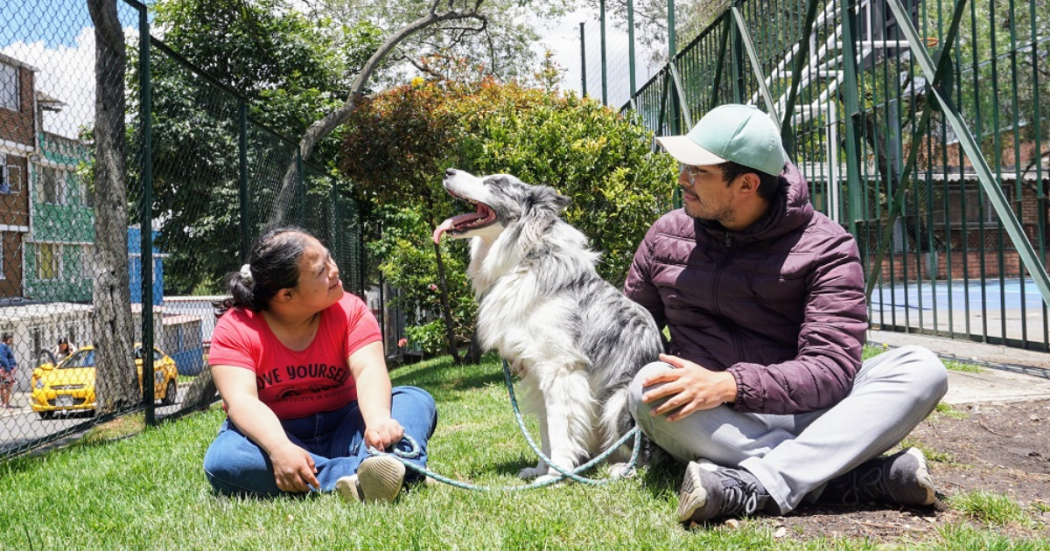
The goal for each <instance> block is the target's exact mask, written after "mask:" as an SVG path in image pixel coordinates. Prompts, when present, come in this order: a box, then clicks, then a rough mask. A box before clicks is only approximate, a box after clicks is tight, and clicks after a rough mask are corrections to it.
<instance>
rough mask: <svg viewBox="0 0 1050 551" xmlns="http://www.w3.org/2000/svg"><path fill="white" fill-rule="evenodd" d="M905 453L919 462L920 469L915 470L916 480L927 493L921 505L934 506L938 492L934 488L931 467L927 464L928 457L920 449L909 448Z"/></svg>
mask: <svg viewBox="0 0 1050 551" xmlns="http://www.w3.org/2000/svg"><path fill="white" fill-rule="evenodd" d="M905 453H906V454H907V455H910V456H912V457H914V458H915V459H916V460H917V461H918V462H919V468H918V469H916V470H915V480H916V481H917V482H918V483H919V486H920V487H921V488H922V489H923V490H925V491H926V497H925V499H923V500H922V502H921V503H919V505H933V502H934V501H936V499H937V490H936V489H935V488H934V487H933V476H931V475H930V469H929V466H928V465H927V464H926V456H925V455H923V453H922V452H921V451H920V450H919V449H918V448H908V451H907V452H905Z"/></svg>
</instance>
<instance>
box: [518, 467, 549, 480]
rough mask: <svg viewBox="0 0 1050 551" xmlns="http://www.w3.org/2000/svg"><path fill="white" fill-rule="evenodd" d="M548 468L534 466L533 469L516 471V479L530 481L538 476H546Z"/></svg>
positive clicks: (527, 468)
mask: <svg viewBox="0 0 1050 551" xmlns="http://www.w3.org/2000/svg"><path fill="white" fill-rule="evenodd" d="M547 470H548V467H547V465H546V464H540V465H536V466H535V467H526V468H524V469H522V470H520V471H518V478H522V479H525V480H530V479H533V478H536V477H538V476H543V475H545V474H547Z"/></svg>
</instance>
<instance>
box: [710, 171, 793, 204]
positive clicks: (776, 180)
mask: <svg viewBox="0 0 1050 551" xmlns="http://www.w3.org/2000/svg"><path fill="white" fill-rule="evenodd" d="M718 166H720V167H722V181H723V182H725V183H726V185H728V184H729V183H730V182H732V181H733V179H734V178H736V177H737V176H740V175H742V174H747V173H750V172H753V173H754V174H755V175H756V176H758V196H759V197H761V198H763V199H765V200H766V201H772V200H773V198H774V197H776V196H777V191H778V190H779V189H780V176H779V175H776V176H774V175H772V174H767V173H765V172H762V171H761V170H756V169H753V168H751V167H747V166H744V165H742V164H739V163H734V162H733V161H726V162H724V163H722V164H720V165H718Z"/></svg>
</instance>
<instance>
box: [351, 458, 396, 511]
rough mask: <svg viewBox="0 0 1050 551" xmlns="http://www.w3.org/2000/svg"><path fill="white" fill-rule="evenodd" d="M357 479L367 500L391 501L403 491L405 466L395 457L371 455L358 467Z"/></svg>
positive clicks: (374, 501) (370, 501)
mask: <svg viewBox="0 0 1050 551" xmlns="http://www.w3.org/2000/svg"><path fill="white" fill-rule="evenodd" d="M357 481H358V483H359V484H360V485H361V494H363V497H364V501H365V502H367V503H376V502H379V503H390V502H392V501H394V499H396V498H397V495H398V494H399V493H400V492H401V485H402V484H403V483H404V481H405V466H404V465H403V464H402V463H401V462H400V461H398V460H397V459H394V458H393V457H388V456H378V457H369V458H368V459H365V460H364V461H363V462H362V463H361V466H360V467H359V468H358V469H357Z"/></svg>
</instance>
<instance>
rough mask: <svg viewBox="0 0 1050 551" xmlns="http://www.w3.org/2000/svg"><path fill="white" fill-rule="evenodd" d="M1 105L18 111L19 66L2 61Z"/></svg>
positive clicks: (0, 72)
mask: <svg viewBox="0 0 1050 551" xmlns="http://www.w3.org/2000/svg"><path fill="white" fill-rule="evenodd" d="M0 107H3V108H4V109H10V110H12V111H18V107H19V105H18V68H17V67H12V66H10V65H4V64H3V63H0Z"/></svg>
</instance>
